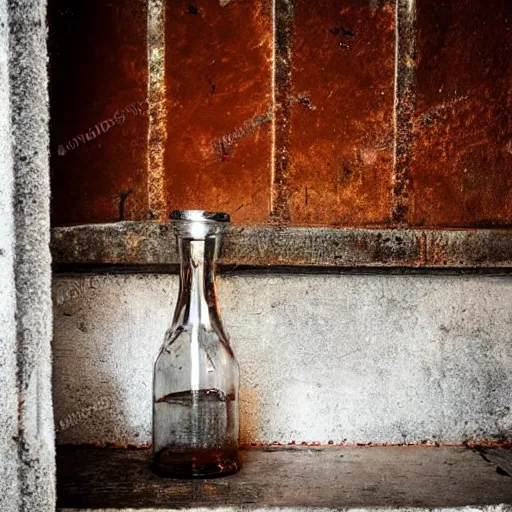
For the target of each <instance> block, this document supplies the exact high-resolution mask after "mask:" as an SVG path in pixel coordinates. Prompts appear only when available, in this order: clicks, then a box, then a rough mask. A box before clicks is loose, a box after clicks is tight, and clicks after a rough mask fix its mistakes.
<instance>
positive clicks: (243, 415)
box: [240, 387, 261, 444]
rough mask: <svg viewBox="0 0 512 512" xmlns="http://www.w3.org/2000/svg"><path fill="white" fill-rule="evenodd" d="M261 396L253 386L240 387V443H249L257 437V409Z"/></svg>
mask: <svg viewBox="0 0 512 512" xmlns="http://www.w3.org/2000/svg"><path fill="white" fill-rule="evenodd" d="M260 405H261V397H260V394H259V392H258V391H257V390H256V389H254V388H247V387H242V388H241V389H240V443H242V444H250V443H251V442H252V441H253V440H254V439H256V438H257V432H258V430H259V428H260V424H259V411H260Z"/></svg>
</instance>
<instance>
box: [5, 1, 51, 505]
mask: <svg viewBox="0 0 512 512" xmlns="http://www.w3.org/2000/svg"><path fill="white" fill-rule="evenodd" d="M46 37H47V28H46V0H0V218H1V220H0V433H1V434H0V510H1V511H2V512H14V511H27V512H29V511H31V512H32V511H38V512H49V511H53V510H54V508H55V490H54V489H55V476H54V475H55V468H54V466H55V463H54V455H55V454H54V427H53V411H52V399H51V368H52V366H51V333H52V304H51V266H50V263H51V259H50V250H49V240H50V222H49V200H50V186H49V159H48V145H49V140H48V84H47V82H48V79H47V70H46V68H47V61H48V57H47V49H46Z"/></svg>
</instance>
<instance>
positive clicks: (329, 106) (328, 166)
mask: <svg viewBox="0 0 512 512" xmlns="http://www.w3.org/2000/svg"><path fill="white" fill-rule="evenodd" d="M290 23H292V24H293V35H292V41H293V42H292V52H291V53H292V69H291V73H292V85H291V87H290V91H289V95H288V98H287V101H288V102H289V103H290V105H291V108H290V112H291V119H289V120H287V121H288V123H290V124H289V138H290V150H289V152H288V155H287V157H288V159H289V164H288V167H289V182H288V186H289V189H290V190H289V201H290V203H289V212H290V218H291V221H292V223H293V224H298V225H301V224H302V225H312V226H314V225H331V226H332V225H340V226H347V225H348V226H365V225H382V224H385V223H387V222H389V216H390V194H391V192H390V189H391V179H392V169H393V98H394V55H395V4H394V2H392V1H378V2H377V1H376V2H369V1H367V0H351V1H349V2H337V1H332V0H320V1H315V2H312V1H310V0H294V8H293V17H292V19H291V21H290Z"/></svg>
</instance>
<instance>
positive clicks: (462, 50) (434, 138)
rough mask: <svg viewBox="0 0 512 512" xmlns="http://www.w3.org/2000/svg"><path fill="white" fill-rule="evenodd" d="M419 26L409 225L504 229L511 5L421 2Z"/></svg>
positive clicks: (508, 199)
mask: <svg viewBox="0 0 512 512" xmlns="http://www.w3.org/2000/svg"><path fill="white" fill-rule="evenodd" d="M417 27H418V67H417V73H416V74H417V106H416V108H415V112H414V117H413V124H414V126H413V143H412V147H411V155H412V158H411V166H410V169H411V180H412V182H413V186H414V189H416V191H417V193H416V194H415V199H414V203H412V204H411V207H412V209H413V211H412V216H411V221H412V223H413V224H414V225H415V226H421V227H432V228H445V227H452V228H455V227H460V228H482V227H489V228H495V227H509V226H510V225H511V223H512V173H510V169H511V167H512V157H511V154H510V153H509V152H508V151H507V147H508V143H509V141H510V139H511V133H512V124H511V122H510V111H511V109H512V96H511V95H510V90H511V87H510V80H511V77H512V71H511V68H510V53H511V52H512V4H511V3H510V2H493V3H492V7H491V4H489V3H485V2H469V1H467V0H454V1H452V2H449V3H443V2H436V3H432V4H431V5H430V4H429V5H428V6H427V5H425V4H424V3H422V2H419V3H418V6H417ZM441 261H442V260H441Z"/></svg>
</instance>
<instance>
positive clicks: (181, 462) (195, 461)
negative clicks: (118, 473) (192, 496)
mask: <svg viewBox="0 0 512 512" xmlns="http://www.w3.org/2000/svg"><path fill="white" fill-rule="evenodd" d="M239 467H240V463H239V461H238V451H237V450H236V449H222V450H200V449H197V450H192V449H190V448H188V449H180V448H164V449H163V450H160V451H159V452H158V453H157V454H155V456H154V459H153V471H154V472H155V473H156V474H158V475H159V476H174V477H179V478H196V477H199V478H200V477H215V476H221V475H228V474H230V473H235V472H236V471H238V469H239Z"/></svg>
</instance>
